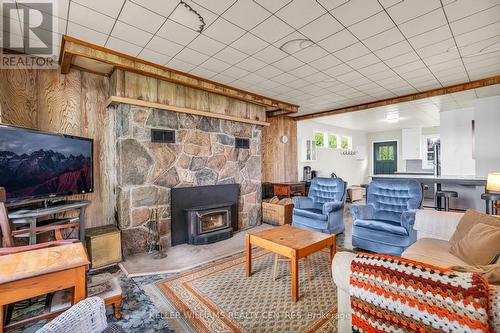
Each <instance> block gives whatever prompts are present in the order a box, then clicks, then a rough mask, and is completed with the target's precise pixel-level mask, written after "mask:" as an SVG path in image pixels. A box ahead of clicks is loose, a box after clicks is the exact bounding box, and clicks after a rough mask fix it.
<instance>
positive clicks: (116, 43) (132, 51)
mask: <svg viewBox="0 0 500 333" xmlns="http://www.w3.org/2000/svg"><path fill="white" fill-rule="evenodd" d="M106 48H108V49H111V50H114V51H118V52H121V53H125V54H128V55H130V56H132V57H137V55H138V54H139V52H141V51H142V48H141V47H139V46H137V45H135V44H132V43H129V42H126V41H124V40H121V39H118V38H114V37H109V39H108V41H107V43H106Z"/></svg>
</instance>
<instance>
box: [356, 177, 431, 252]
mask: <svg viewBox="0 0 500 333" xmlns="http://www.w3.org/2000/svg"><path fill="white" fill-rule="evenodd" d="M422 197H423V196H422V186H421V185H420V183H418V182H417V181H415V180H393V179H387V180H385V179H384V180H380V179H378V180H373V181H372V182H371V183H370V185H369V186H368V190H367V195H366V205H353V206H351V213H352V217H353V220H354V221H353V225H352V245H353V246H354V247H357V248H360V249H364V250H368V251H371V252H376V253H383V254H390V255H395V256H399V255H401V253H402V252H403V251H404V250H405V249H406V248H407V247H408V246H410V245H411V244H413V243H414V242H415V240H416V239H417V235H416V232H415V230H413V224H414V222H415V210H416V209H418V208H420V206H421V204H422Z"/></svg>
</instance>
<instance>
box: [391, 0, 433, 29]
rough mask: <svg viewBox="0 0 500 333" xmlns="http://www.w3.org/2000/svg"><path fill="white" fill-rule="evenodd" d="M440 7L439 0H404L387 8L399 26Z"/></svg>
mask: <svg viewBox="0 0 500 333" xmlns="http://www.w3.org/2000/svg"><path fill="white" fill-rule="evenodd" d="M439 7H441V3H440V2H439V0H425V1H422V0H405V1H401V2H399V3H397V4H396V5H394V6H392V7H389V8H387V12H388V13H389V15H390V16H391V17H392V19H393V20H394V22H396V24H401V23H404V22H406V21H409V20H411V19H414V18H416V17H419V16H421V15H424V14H426V13H429V12H431V11H433V10H434V9H437V8H439Z"/></svg>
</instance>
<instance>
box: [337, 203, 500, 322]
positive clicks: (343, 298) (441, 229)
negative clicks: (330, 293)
mask: <svg viewBox="0 0 500 333" xmlns="http://www.w3.org/2000/svg"><path fill="white" fill-rule="evenodd" d="M415 216H416V218H415V224H414V226H413V228H414V229H415V231H416V236H417V241H416V242H415V243H414V244H412V245H411V246H409V247H408V248H407V249H406V250H405V251H404V252H403V253H402V255H401V256H402V257H403V258H407V259H411V260H416V261H420V262H423V263H426V264H430V265H435V266H440V267H451V266H466V265H468V264H467V263H465V262H464V261H462V260H461V259H460V258H458V257H456V256H454V255H453V254H451V253H450V252H449V249H450V247H451V244H450V243H449V242H448V240H449V239H450V238H451V236H452V235H453V233H454V232H455V229H456V227H457V225H458V223H459V221H460V219H461V218H462V216H463V214H462V213H453V212H438V211H434V210H423V209H419V210H417V211H416V213H415ZM355 257H356V254H355V253H353V252H347V251H342V252H337V254H336V255H335V257H334V259H333V265H332V274H333V281H334V282H335V284H336V286H337V300H338V313H339V321H338V331H339V332H351V301H350V296H349V278H350V272H351V261H352V260H353V259H354V258H355ZM490 291H491V295H490V296H491V297H490V309H491V313H492V314H493V315H494V317H493V318H492V323H491V325H492V326H493V327H494V328H495V329H496V331H497V332H500V286H491V289H490Z"/></svg>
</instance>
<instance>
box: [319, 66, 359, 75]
mask: <svg viewBox="0 0 500 333" xmlns="http://www.w3.org/2000/svg"><path fill="white" fill-rule="evenodd" d="M351 71H352V68H351V67H349V66H347V65H346V64H340V65H337V66H334V67H331V68H328V69H325V70H324V71H323V73H326V74H328V75H330V76H331V77H337V76H338V75H342V74H345V73H348V72H351Z"/></svg>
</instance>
